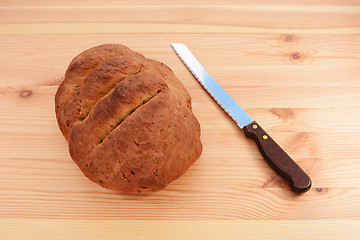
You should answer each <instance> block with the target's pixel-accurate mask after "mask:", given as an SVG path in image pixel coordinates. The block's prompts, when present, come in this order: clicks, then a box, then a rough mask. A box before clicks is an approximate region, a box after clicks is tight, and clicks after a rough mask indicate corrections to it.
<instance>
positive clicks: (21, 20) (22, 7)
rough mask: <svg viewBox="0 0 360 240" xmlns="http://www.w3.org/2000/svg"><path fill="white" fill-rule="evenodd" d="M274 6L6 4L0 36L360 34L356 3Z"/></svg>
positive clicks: (209, 3) (215, 3) (1, 12)
mask: <svg viewBox="0 0 360 240" xmlns="http://www.w3.org/2000/svg"><path fill="white" fill-rule="evenodd" d="M275 2H276V4H273V2H272V3H271V4H269V3H268V2H265V1H260V2H259V3H257V4H254V3H253V2H252V1H248V0H247V1H243V2H242V4H239V2H238V1H222V2H221V3H219V2H218V1H215V0H212V1H203V0H202V1H195V2H194V1H181V2H180V3H177V2H174V3H169V2H168V1H151V2H149V1H137V4H136V5H134V4H131V3H126V4H125V3H124V2H120V3H119V2H115V1H102V3H101V5H99V4H98V3H94V2H93V1H88V2H83V3H71V1H51V3H48V2H47V1H35V3H33V2H32V1H31V2H27V1H23V2H22V3H10V2H9V3H7V4H4V5H3V6H2V7H0V16H2V18H1V19H0V33H2V34H24V33H26V34H35V33H287V32H292V33H294V32H296V33H314V34H318V33H328V34H329V33H336V34H359V33H360V27H359V25H360V18H359V15H360V4H359V2H358V1H348V2H345V3H344V1H331V2H330V3H329V4H324V2H323V1H317V2H314V1H305V2H303V1H302V2H301V4H299V3H298V1H275ZM94 4H95V5H94ZM139 12H141V14H139ZM209 16H211V17H209Z"/></svg>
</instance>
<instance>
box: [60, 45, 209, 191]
mask: <svg viewBox="0 0 360 240" xmlns="http://www.w3.org/2000/svg"><path fill="white" fill-rule="evenodd" d="M55 110H56V117H57V121H58V124H59V127H60V130H61V132H62V133H63V135H64V137H65V138H66V140H67V141H68V144H69V150H70V155H71V157H72V159H73V160H74V162H75V163H76V164H77V165H78V166H79V168H80V169H81V171H82V172H83V173H84V174H85V176H86V177H88V178H89V179H90V180H92V181H94V182H95V183H98V184H99V185H101V186H102V187H105V188H110V189H114V190H120V191H122V192H142V191H158V190H161V189H164V188H165V187H166V186H167V185H168V184H169V183H170V182H172V181H174V180H175V179H177V178H178V177H179V176H181V175H183V174H184V173H185V172H186V171H187V169H188V168H189V167H190V166H191V165H192V164H193V163H194V162H195V161H196V160H197V159H198V158H199V156H200V154H201V151H202V145H201V141H200V125H199V123H198V121H197V119H196V118H195V116H194V115H193V113H192V109H191V99H190V96H189V94H188V92H187V91H186V89H185V88H184V86H183V85H182V83H181V82H180V81H179V80H178V79H177V78H176V77H175V75H174V73H173V72H172V71H171V69H170V68H168V67H167V66H166V65H164V64H163V63H160V62H157V61H155V60H150V59H147V58H145V57H144V56H143V55H141V54H139V53H137V52H134V51H132V50H130V49H129V48H127V47H125V46H123V45H118V44H105V45H100V46H97V47H94V48H91V49H88V50H86V51H84V52H82V53H81V54H79V55H78V56H77V57H75V58H74V59H73V60H72V61H71V63H70V65H69V67H68V69H67V71H66V73H65V79H64V81H63V82H62V83H61V85H60V86H59V88H58V90H57V93H56V96H55Z"/></svg>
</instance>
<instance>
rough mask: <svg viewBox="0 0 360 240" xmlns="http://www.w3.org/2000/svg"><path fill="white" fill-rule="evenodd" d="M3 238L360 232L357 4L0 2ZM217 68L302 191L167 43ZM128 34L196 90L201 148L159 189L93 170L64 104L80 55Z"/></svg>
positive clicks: (129, 41) (349, 235) (342, 235)
mask: <svg viewBox="0 0 360 240" xmlns="http://www.w3.org/2000/svg"><path fill="white" fill-rule="evenodd" d="M0 16H1V17H0V53H1V54H0V66H1V68H0V69H1V70H0V140H1V143H2V144H1V145H0V236H1V237H0V238H1V239H62V238H64V239H65V238H66V239H71V238H74V239H78V238H86V239H111V238H114V239H121V238H123V237H128V238H131V239H289V238H290V239H359V235H360V230H359V229H360V124H359V122H360V35H359V34H360V2H359V1H357V0H350V1H341V0H328V1H320V0H319V1H310V0H304V1H285V0H276V1H271V3H270V2H269V1H265V0H260V1H256V2H255V1H252V0H245V1H241V2H240V3H239V1H235V0H223V1H220V3H219V1H213V0H201V1H190V0H183V1H177V2H171V1H165V0H157V1H152V2H151V3H150V2H148V1H145V0H142V1H136V3H135V1H134V2H131V1H126V3H125V1H124V3H122V2H120V1H115V0H108V1H95V0H91V1H70V0H61V1H60V0H56V1H44V0H37V1H25V0H22V1H21V0H20V1H0ZM170 42H182V43H186V44H187V45H188V46H189V48H190V49H191V50H192V51H193V52H194V54H195V55H196V56H197V57H198V59H199V60H200V62H201V63H202V64H203V65H204V66H205V67H206V68H207V70H208V71H209V72H210V74H212V75H213V77H214V78H215V79H216V80H217V81H218V82H219V83H220V84H221V85H222V86H223V88H225V89H226V90H227V91H228V93H229V94H230V95H231V96H232V97H233V98H234V99H235V100H236V101H237V102H238V103H240V104H241V105H242V106H243V107H244V108H245V110H246V111H248V112H249V114H250V115H251V116H252V117H253V118H254V119H256V120H257V121H258V122H259V123H260V124H261V125H262V126H263V127H264V128H265V129H267V131H268V132H269V134H271V135H272V136H273V137H274V138H275V139H276V140H277V141H278V143H279V144H280V145H281V146H282V147H283V148H284V149H285V150H286V151H287V152H288V153H289V155H291V156H292V157H293V158H294V160H295V161H297V163H298V164H299V165H300V166H301V167H302V168H303V169H304V170H305V171H306V172H307V173H308V174H309V175H310V176H311V178H312V180H313V187H312V189H311V190H310V191H309V192H307V193H305V194H303V195H296V194H293V193H292V192H290V191H289V189H288V185H287V183H286V182H285V181H283V180H282V179H281V178H280V177H279V176H278V175H276V174H275V173H274V171H273V170H272V169H271V168H269V167H268V165H267V164H266V163H265V162H264V160H263V159H262V157H261V155H260V153H259V152H258V151H257V149H256V146H255V145H254V143H253V142H252V141H251V140H249V139H246V138H245V136H244V134H243V132H242V131H241V130H240V129H238V127H237V126H236V124H235V123H234V122H233V121H232V120H231V119H230V118H229V117H228V116H227V115H226V114H225V113H224V112H223V111H222V109H221V108H220V107H219V106H217V104H216V103H215V102H214V101H213V100H212V99H211V97H210V96H209V95H208V94H207V93H206V92H205V91H204V90H203V89H202V88H201V86H200V85H199V84H198V83H197V82H196V80H195V79H194V78H193V77H192V75H191V74H190V73H189V71H188V70H187V69H186V68H185V66H184V65H183V64H182V63H181V61H180V60H179V59H178V57H177V56H176V55H175V54H174V52H173V50H172V49H171V48H170V46H169V43H170ZM102 43H121V44H124V45H127V46H128V47H130V48H131V49H133V50H135V51H138V52H141V53H142V54H144V55H145V56H146V57H148V58H152V59H156V60H159V61H162V62H164V63H165V64H167V65H168V66H169V67H170V68H172V69H173V71H174V72H175V74H176V75H177V76H178V78H179V79H181V81H182V82H183V83H184V85H185V86H186V88H187V89H188V91H189V93H190V95H191V97H192V100H193V109H194V113H195V115H196V116H197V118H198V119H199V121H200V124H201V128H202V136H201V138H202V142H203V145H204V150H203V153H202V156H201V157H200V159H199V160H198V161H197V162H196V163H195V164H194V165H193V166H192V167H191V168H190V169H189V171H188V172H187V173H186V174H185V175H184V176H182V177H181V178H180V179H178V180H177V181H175V182H173V183H172V184H171V185H169V187H167V188H166V189H165V190H164V191H161V192H157V193H148V194H143V193H142V194H140V195H123V194H119V193H117V192H114V191H111V190H107V189H102V188H101V187H99V186H98V185H96V184H94V183H92V182H90V181H89V180H87V179H86V178H85V177H84V175H83V174H82V173H81V172H80V170H79V169H78V167H77V166H76V165H75V164H74V163H73V161H72V160H71V158H70V156H69V153H68V147H67V143H66V141H65V139H64V138H63V136H62V135H61V133H60V131H59V129H58V126H57V123H56V119H55V114H54V94H55V92H56V90H57V88H58V85H59V84H60V82H61V81H62V79H63V75H64V72H65V70H66V68H67V66H68V64H69V62H70V60H71V59H72V58H73V57H74V56H75V55H77V54H78V53H80V52H81V51H83V50H85V49H87V48H90V47H92V46H95V45H98V44H102Z"/></svg>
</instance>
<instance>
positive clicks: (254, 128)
mask: <svg viewBox="0 0 360 240" xmlns="http://www.w3.org/2000/svg"><path fill="white" fill-rule="evenodd" d="M244 132H245V135H246V137H248V138H251V139H253V140H254V141H255V142H256V144H257V146H258V148H259V150H260V152H261V154H262V156H263V157H264V159H265V160H266V162H267V163H268V164H269V165H270V166H271V167H272V168H273V169H274V170H275V171H276V172H277V173H278V174H279V175H280V176H282V177H283V178H285V179H286V180H287V181H289V183H290V186H291V190H292V191H294V192H297V193H303V192H306V191H307V190H309V189H310V187H311V180H310V178H309V176H308V175H307V174H306V173H305V172H304V171H303V170H302V169H301V168H300V167H299V166H298V165H297V164H296V163H295V162H294V161H293V160H292V159H291V158H290V157H289V155H287V153H286V152H285V151H284V150H283V149H282V148H281V147H280V146H279V145H278V144H277V143H276V142H275V141H274V140H273V139H272V138H271V137H270V136H269V135H268V134H267V133H266V132H265V131H264V129H262V128H261V127H260V125H259V124H258V123H257V122H255V121H253V122H251V123H250V124H248V125H246V126H245V127H244Z"/></svg>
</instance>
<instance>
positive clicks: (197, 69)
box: [170, 43, 253, 128]
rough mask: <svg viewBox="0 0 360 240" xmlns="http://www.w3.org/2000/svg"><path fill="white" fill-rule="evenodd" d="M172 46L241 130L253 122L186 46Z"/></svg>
mask: <svg viewBox="0 0 360 240" xmlns="http://www.w3.org/2000/svg"><path fill="white" fill-rule="evenodd" d="M170 45H171V47H172V48H173V49H174V50H175V52H176V54H177V55H178V56H179V57H180V59H181V61H183V63H184V64H185V65H186V67H187V68H188V69H189V70H190V71H191V73H192V74H193V75H194V76H195V78H196V79H197V80H198V81H199V82H200V83H201V85H202V86H203V87H204V88H205V89H206V91H207V92H208V93H209V94H210V95H211V96H212V97H213V98H214V99H215V101H216V102H217V103H218V104H219V105H220V106H221V107H222V108H223V109H224V110H225V112H227V114H229V116H230V117H231V118H232V119H233V120H234V121H235V122H236V124H237V125H238V126H239V127H240V128H243V127H245V126H246V125H248V124H250V123H251V122H253V120H252V118H251V117H250V116H249V115H248V114H247V113H246V112H245V111H244V109H242V108H241V107H240V106H239V105H238V104H237V103H236V102H235V100H234V99H232V97H230V95H229V94H227V92H225V90H224V89H223V88H222V87H221V86H220V85H219V84H218V83H217V82H216V81H215V80H214V79H213V78H212V77H211V76H210V74H209V73H208V72H207V71H206V70H205V68H204V67H203V66H202V65H201V64H200V62H199V61H198V60H197V59H196V58H195V56H194V55H193V54H192V53H191V52H190V50H189V49H188V48H187V47H186V45H185V44H182V43H171V44H170Z"/></svg>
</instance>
